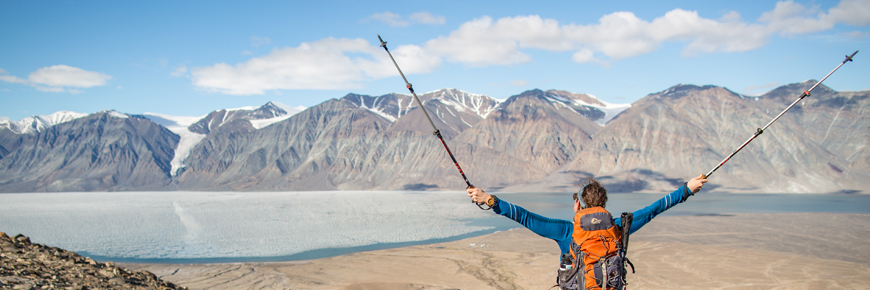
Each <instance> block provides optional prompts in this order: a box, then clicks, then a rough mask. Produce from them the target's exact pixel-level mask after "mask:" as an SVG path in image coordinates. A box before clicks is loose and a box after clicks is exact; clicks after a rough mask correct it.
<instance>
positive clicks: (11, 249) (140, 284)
mask: <svg viewBox="0 0 870 290" xmlns="http://www.w3.org/2000/svg"><path fill="white" fill-rule="evenodd" d="M0 288H2V289H76V290H79V289H82V290H83V289H161V290H162V289H187V288H186V287H180V286H177V285H175V284H173V283H170V282H166V281H163V280H160V279H159V278H157V276H155V275H154V274H152V273H151V272H148V271H129V270H127V269H124V268H121V267H117V266H115V264H114V263H112V262H106V263H100V262H97V261H94V260H93V259H91V258H88V257H82V256H80V255H79V254H76V253H75V252H71V251H67V250H64V249H60V248H55V247H49V246H45V245H41V244H37V243H31V242H30V238H28V237H26V236H23V235H20V234H19V235H16V236H15V237H12V238H10V237H9V236H8V235H6V233H3V232H0Z"/></svg>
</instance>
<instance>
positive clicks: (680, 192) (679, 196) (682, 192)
mask: <svg viewBox="0 0 870 290" xmlns="http://www.w3.org/2000/svg"><path fill="white" fill-rule="evenodd" d="M705 182H707V179H703V178H701V176H698V177H695V178H692V180H689V182H686V184H684V185H683V186H680V188H677V190H674V192H671V193H670V194H668V195H665V197H662V198H661V199H659V200H657V201H655V202H653V203H652V204H651V205H649V206H647V207H645V208H642V209H640V210H638V211H635V212H634V220H633V221H632V222H631V232H630V233H629V234H632V233H634V232H636V231H637V230H639V229H640V228H642V227H643V226H645V225H646V224H647V223H648V222H650V221H651V220H652V219H653V218H655V217H656V216H657V215H659V214H660V213H662V212H664V211H666V210H668V209H670V208H672V207H674V206H675V205H677V204H680V203H682V202H684V201H686V199H688V198H689V196H692V195H695V193H697V192H698V191H700V190H701V187H702V186H703V185H704V183H705ZM620 219H621V218H616V224H622V221H621V220H620Z"/></svg>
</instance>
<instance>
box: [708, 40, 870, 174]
mask: <svg viewBox="0 0 870 290" xmlns="http://www.w3.org/2000/svg"><path fill="white" fill-rule="evenodd" d="M855 54H858V51H857V50H856V51H855V52H854V53H852V55H847V56H846V59H845V60H843V62H841V63H840V65H838V66H837V67H836V68H834V70H832V71H831V72H829V73H828V75H826V76H825V77H823V78H822V80H820V81H819V82H817V83H816V84H815V85H813V86H812V87H811V88H810V89H809V90H806V91H804V92H803V94H801V96H800V97H799V98H798V99H797V100H795V101H794V102H792V103H791V105H789V106H788V108H785V110H783V111H782V112H781V113H779V115H776V118H773V120H770V123H767V125H764V127H762V128H757V129H756V130H755V134H754V135H752V137H749V140H746V142H743V145H740V147H737V149H736V150H734V152H731V155H728V157H725V160H722V162H720V163H719V165H716V167H713V169H712V170H710V172H707V174H704V175H702V176H701V178H709V177H710V175H713V172H715V171H716V169H719V167H722V164H725V162H728V160H729V159H731V157H733V156H734V155H735V154H737V152H740V149H743V147H746V144H749V142H752V140H754V139H755V137H758V135H761V133H764V130H767V127H770V125H771V124H773V122H776V120H779V118H780V117H782V115H784V114H785V112H788V110H790V109H791V108H792V107H794V106H795V105H797V103H798V102H800V101H801V100H803V99H804V98H806V97H809V96H810V92H812V91H813V90H814V89H815V88H816V87H818V86H819V85H820V84H822V82H824V81H825V79H827V78H828V77H829V76H831V74H833V73H834V72H835V71H837V70H838V69H840V67H841V66H843V65H844V64H846V63H847V62H850V61H852V57H853V56H855Z"/></svg>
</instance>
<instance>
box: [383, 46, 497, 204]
mask: <svg viewBox="0 0 870 290" xmlns="http://www.w3.org/2000/svg"><path fill="white" fill-rule="evenodd" d="M378 40H380V41H381V47H383V48H384V50H386V51H387V54H388V55H389V56H390V59H391V60H393V65H395V66H396V69H397V70H399V75H401V76H402V79H403V80H405V86H406V87H407V88H408V90H409V91H411V95H413V96H414V100H417V105H418V106H420V110H423V114H424V115H426V119H427V120H429V125H432V129H435V132H434V133H432V134H433V135H435V136H438V140H441V144H442V145H444V149H446V150H447V155H449V156H450V160H453V165H456V169H457V170H459V175H462V179H463V180H465V184H466V185H468V187H467V188H472V187H474V185H471V182H469V181H468V178H467V177H465V173H464V172H462V167H459V162H456V158H455V157H453V152H450V147H447V143H445V142H444V137H442V136H441V130H438V128H436V127H435V123H434V122H432V118H430V117H429V113H428V112H426V108H424V107H423V103H422V102H420V98H418V97H417V93H415V92H414V86H412V85H411V83H409V82H408V78H406V77H405V74H404V73H402V69H401V68H399V64H398V63H396V59H395V58H393V54H392V53H390V49H389V48H387V42H386V41H384V39H383V38H381V35H380V34H378ZM471 202H473V203H475V204H477V207H479V208H480V209H482V210H488V209H490V208H492V207H489V208H483V205H484V203H477V202H475V201H474V200H472V201H471Z"/></svg>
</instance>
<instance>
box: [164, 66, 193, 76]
mask: <svg viewBox="0 0 870 290" xmlns="http://www.w3.org/2000/svg"><path fill="white" fill-rule="evenodd" d="M169 75H170V76H173V77H189V75H188V74H187V66H183V65H182V66H179V67H176V68H175V69H174V70H172V72H171V73H169Z"/></svg>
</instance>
